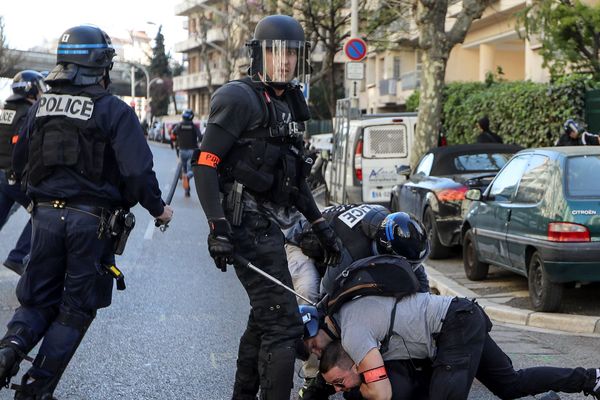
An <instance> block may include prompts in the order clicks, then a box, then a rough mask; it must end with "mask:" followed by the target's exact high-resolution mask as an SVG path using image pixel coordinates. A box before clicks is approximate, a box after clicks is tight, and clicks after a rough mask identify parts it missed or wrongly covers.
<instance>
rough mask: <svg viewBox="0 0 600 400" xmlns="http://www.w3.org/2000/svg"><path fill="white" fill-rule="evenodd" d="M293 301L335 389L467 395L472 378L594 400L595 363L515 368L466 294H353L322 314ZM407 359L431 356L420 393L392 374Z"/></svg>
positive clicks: (524, 392) (507, 391) (498, 388)
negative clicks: (425, 386) (426, 387)
mask: <svg viewBox="0 0 600 400" xmlns="http://www.w3.org/2000/svg"><path fill="white" fill-rule="evenodd" d="M386 257H387V258H386V259H385V262H386V263H390V262H394V263H395V264H397V266H398V267H400V266H401V264H403V263H405V260H404V259H402V258H400V257H395V258H396V261H390V257H394V256H386ZM359 262H361V261H359ZM414 281H415V282H416V278H414ZM301 307H303V309H302V314H303V317H304V321H306V322H305V344H306V346H307V348H308V349H309V351H311V352H312V353H314V354H317V355H318V356H319V357H320V366H319V370H320V373H321V374H322V375H323V377H324V379H325V381H326V382H327V383H329V384H330V385H332V386H333V387H334V388H335V390H336V391H344V392H346V391H350V390H351V389H353V388H356V387H358V388H360V393H361V395H362V398H364V399H409V398H429V399H433V400H438V399H467V397H468V395H469V390H470V388H471V385H472V383H473V379H474V378H477V379H478V380H479V381H480V382H481V383H482V384H484V385H485V386H486V387H487V388H488V389H489V390H490V391H491V392H492V393H494V394H495V395H496V396H498V397H500V398H502V399H515V398H520V397H525V396H528V395H535V394H539V393H544V392H547V391H549V390H553V391H556V392H567V393H575V392H583V393H585V394H586V395H592V396H594V397H595V398H596V399H600V369H596V368H592V369H585V368H573V369H571V368H555V367H533V368H525V369H521V370H518V371H515V369H514V368H513V365H512V362H511V360H510V358H509V357H508V356H507V355H506V354H505V353H504V352H503V351H502V349H500V347H499V346H498V345H497V344H496V342H495V341H494V340H493V339H492V338H491V336H490V335H489V332H490V330H491V328H492V323H491V321H490V319H489V318H488V316H487V315H486V314H485V312H484V311H483V309H482V308H481V307H480V306H479V305H478V304H477V303H476V302H475V301H473V300H469V299H465V298H458V297H450V296H437V295H432V294H430V293H420V292H415V293H412V294H407V295H406V296H404V297H401V298H400V299H399V300H398V299H397V298H395V297H391V296H390V297H384V296H377V295H366V296H362V297H358V298H353V299H350V300H349V301H347V302H346V303H344V304H343V305H341V308H339V310H338V311H336V312H334V313H332V314H331V315H327V316H324V315H321V314H320V313H319V312H318V311H317V309H316V308H315V307H312V306H301ZM307 315H309V316H307ZM315 321H318V324H315ZM415 358H417V359H426V358H428V359H430V360H431V361H432V366H431V378H430V382H429V390H428V396H427V395H425V396H422V395H421V396H419V397H417V396H415V395H414V394H413V393H407V392H406V391H405V388H406V386H405V384H404V382H405V380H406V379H407V377H406V374H404V373H400V374H398V368H397V367H398V364H397V362H398V361H400V360H413V359H415Z"/></svg>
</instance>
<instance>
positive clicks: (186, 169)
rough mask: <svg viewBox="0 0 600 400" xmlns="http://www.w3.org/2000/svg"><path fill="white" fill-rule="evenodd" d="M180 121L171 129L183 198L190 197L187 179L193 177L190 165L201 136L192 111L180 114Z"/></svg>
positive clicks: (188, 110)
mask: <svg viewBox="0 0 600 400" xmlns="http://www.w3.org/2000/svg"><path fill="white" fill-rule="evenodd" d="M181 119H182V120H183V121H181V122H180V123H178V124H177V125H175V127H174V128H173V138H174V139H175V146H176V147H177V149H178V150H179V157H180V159H181V165H182V168H181V174H182V177H181V178H182V179H181V180H182V181H183V189H184V190H185V197H190V184H189V179H190V178H192V177H193V176H194V174H193V173H192V164H191V161H192V155H193V153H194V150H196V149H197V148H198V143H199V142H201V141H202V136H201V135H200V129H198V127H197V126H196V125H194V112H193V111H192V110H190V109H187V110H185V111H184V112H183V113H182V114H181Z"/></svg>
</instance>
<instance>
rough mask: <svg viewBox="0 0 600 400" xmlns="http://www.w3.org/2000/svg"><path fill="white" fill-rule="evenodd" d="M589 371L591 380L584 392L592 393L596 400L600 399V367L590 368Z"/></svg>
mask: <svg viewBox="0 0 600 400" xmlns="http://www.w3.org/2000/svg"><path fill="white" fill-rule="evenodd" d="M587 372H588V375H589V380H588V384H587V385H586V386H587V387H586V388H585V389H584V390H583V393H584V394H585V395H586V396H589V395H592V396H594V397H595V398H596V400H600V368H592V369H588V370H587Z"/></svg>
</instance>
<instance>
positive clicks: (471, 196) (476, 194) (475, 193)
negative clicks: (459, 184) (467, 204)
mask: <svg viewBox="0 0 600 400" xmlns="http://www.w3.org/2000/svg"><path fill="white" fill-rule="evenodd" d="M481 197H482V196H481V190H479V189H469V190H467V192H466V193H465V199H467V200H473V201H479V200H481Z"/></svg>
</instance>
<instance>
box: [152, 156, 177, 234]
mask: <svg viewBox="0 0 600 400" xmlns="http://www.w3.org/2000/svg"><path fill="white" fill-rule="evenodd" d="M182 168H183V165H182V164H181V161H179V162H178V163H177V168H175V175H174V176H173V180H172V181H171V187H170V188H169V194H167V199H166V200H165V204H167V205H170V204H171V201H173V196H174V195H175V189H177V182H178V181H179V178H181V169H182ZM154 226H156V227H157V228H158V227H160V231H161V232H164V231H165V230H166V229H167V228H168V227H169V224H168V223H167V224H163V223H162V222H161V221H160V220H159V219H155V220H154Z"/></svg>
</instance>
